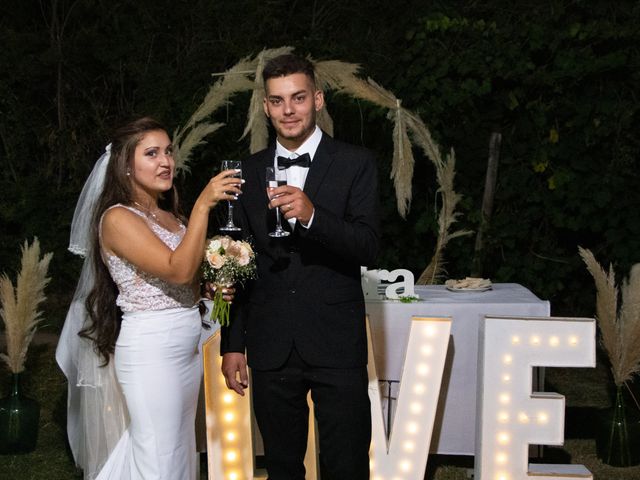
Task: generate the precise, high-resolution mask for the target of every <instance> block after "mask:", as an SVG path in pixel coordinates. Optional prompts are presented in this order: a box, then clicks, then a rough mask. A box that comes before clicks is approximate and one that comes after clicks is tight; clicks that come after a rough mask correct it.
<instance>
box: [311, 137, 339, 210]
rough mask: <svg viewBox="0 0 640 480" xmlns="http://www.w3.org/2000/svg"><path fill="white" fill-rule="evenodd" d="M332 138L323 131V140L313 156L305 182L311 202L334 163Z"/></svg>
mask: <svg viewBox="0 0 640 480" xmlns="http://www.w3.org/2000/svg"><path fill="white" fill-rule="evenodd" d="M331 144H332V139H331V137H329V136H328V135H327V134H326V133H324V132H322V140H320V144H319V145H318V150H316V154H315V155H314V156H313V161H312V162H311V167H310V168H309V173H308V174H307V179H306V181H305V183H304V193H306V194H307V197H309V200H311V203H313V199H314V198H315V196H316V194H317V193H318V189H319V188H320V185H322V181H323V180H324V177H325V176H326V174H327V172H328V170H329V167H330V166H331V164H332V163H333V160H334V156H333V149H332V148H331Z"/></svg>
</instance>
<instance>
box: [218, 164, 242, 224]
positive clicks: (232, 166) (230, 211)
mask: <svg viewBox="0 0 640 480" xmlns="http://www.w3.org/2000/svg"><path fill="white" fill-rule="evenodd" d="M222 170H238V171H237V172H236V173H235V174H234V175H233V177H236V178H242V162H241V161H240V160H223V161H222ZM227 205H228V212H227V223H226V225H224V226H223V227H220V231H222V232H237V231H240V230H241V228H240V227H237V226H236V225H235V224H234V223H233V201H232V200H227Z"/></svg>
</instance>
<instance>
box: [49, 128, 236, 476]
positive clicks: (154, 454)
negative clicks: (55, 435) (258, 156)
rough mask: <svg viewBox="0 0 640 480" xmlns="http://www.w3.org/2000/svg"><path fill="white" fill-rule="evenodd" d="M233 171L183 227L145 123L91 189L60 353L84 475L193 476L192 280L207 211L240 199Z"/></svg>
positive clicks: (160, 134) (167, 168)
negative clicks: (78, 270)
mask: <svg viewBox="0 0 640 480" xmlns="http://www.w3.org/2000/svg"><path fill="white" fill-rule="evenodd" d="M234 173H235V172H234V171H233V170H226V171H223V172H221V173H220V174H218V175H217V176H215V177H213V178H212V179H211V180H210V181H209V182H208V183H207V185H206V186H205V188H204V189H203V190H202V192H201V193H200V195H199V197H198V198H197V200H196V202H195V204H194V206H193V209H192V211H191V215H190V217H189V221H188V223H187V222H186V219H184V218H183V217H182V216H181V215H180V214H179V212H178V199H177V192H176V188H175V185H174V183H173V180H174V174H175V163H174V159H173V156H172V145H171V141H170V139H169V136H168V134H167V132H166V130H165V129H164V128H163V127H162V125H160V124H159V123H158V122H157V121H155V120H153V119H151V118H141V119H138V120H135V121H133V122H131V123H129V124H127V125H125V126H123V127H122V128H120V129H119V130H117V132H116V133H115V135H114V138H113V141H112V143H111V145H110V148H109V147H108V148H107V152H106V153H105V155H103V156H102V157H101V159H100V160H99V161H98V163H97V164H96V167H95V168H94V171H93V172H92V174H91V176H90V177H89V179H88V180H87V183H86V184H85V187H84V189H83V192H82V194H81V196H80V199H79V201H78V205H77V206H76V213H75V214H74V222H73V224H72V235H71V237H72V238H71V244H70V247H69V248H70V250H71V251H73V252H74V253H80V254H83V255H84V256H86V260H85V265H84V267H83V271H82V273H81V278H80V281H79V284H78V289H77V290H76V294H75V296H74V301H73V303H72V305H71V308H70V310H69V314H68V315H67V319H66V321H65V326H64V329H63V332H62V335H61V340H60V344H59V346H58V350H57V352H56V357H57V359H58V363H59V364H60V365H61V367H62V369H63V371H64V372H65V374H66V375H67V378H68V379H69V417H68V432H69V442H70V445H71V448H72V450H73V453H74V457H75V459H76V462H77V463H78V465H80V466H81V467H82V468H83V469H84V473H85V478H87V479H94V478H95V479H97V480H116V479H117V480H143V479H144V480H149V479H158V480H180V479H183V480H194V479H195V478H196V475H197V454H196V447H195V432H194V423H195V411H196V403H197V396H198V391H199V387H200V378H201V359H200V356H199V354H198V342H199V339H200V329H201V316H200V313H199V310H198V304H197V302H198V298H199V289H198V282H197V278H196V276H197V273H198V271H199V267H200V264H201V262H202V255H203V251H204V246H205V240H206V234H207V227H208V219H209V211H210V209H211V208H212V207H214V206H215V205H216V204H217V203H218V202H219V201H220V200H230V199H233V198H235V196H237V195H238V194H240V193H241V191H240V185H241V182H242V181H241V180H240V179H238V178H235V177H233V176H232V175H233V174H234ZM123 399H124V402H123V401H122V400H123ZM125 405H126V407H125Z"/></svg>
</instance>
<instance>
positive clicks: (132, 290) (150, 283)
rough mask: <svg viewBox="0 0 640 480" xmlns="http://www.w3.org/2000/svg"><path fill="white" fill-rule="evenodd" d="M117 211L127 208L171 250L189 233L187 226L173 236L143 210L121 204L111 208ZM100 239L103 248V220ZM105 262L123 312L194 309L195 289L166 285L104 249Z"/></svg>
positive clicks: (167, 283) (118, 303)
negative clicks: (177, 308)
mask: <svg viewBox="0 0 640 480" xmlns="http://www.w3.org/2000/svg"><path fill="white" fill-rule="evenodd" d="M115 207H123V208H126V209H127V210H130V211H132V212H133V213H135V214H136V215H140V216H141V217H142V218H144V219H145V221H146V222H147V224H148V225H149V228H151V230H152V231H153V233H155V234H156V236H157V237H158V238H159V239H160V240H162V241H163V242H164V243H165V244H166V245H167V246H168V247H169V248H170V249H171V250H175V249H176V247H177V246H178V245H179V244H180V242H181V241H182V238H183V237H184V234H185V230H186V229H185V227H184V225H182V226H181V228H180V231H179V232H176V233H173V232H170V231H169V230H166V229H165V228H163V227H161V226H160V225H158V224H157V223H155V222H154V221H152V220H151V219H150V218H147V216H146V215H145V214H144V213H143V212H141V211H140V210H137V209H135V208H133V207H129V206H126V205H120V204H118V205H114V206H112V207H110V208H109V210H110V209H111V208H115ZM107 211H108V210H107ZM105 213H106V212H105ZM103 218H104V215H103ZM100 236H101V238H100V241H101V244H102V220H100ZM101 249H102V245H101ZM102 258H103V259H104V261H105V264H106V265H107V268H108V269H109V273H110V274H111V278H113V281H114V282H115V283H116V285H117V286H118V292H119V293H118V298H117V300H116V304H117V305H118V306H119V307H120V308H121V309H122V311H123V312H139V311H144V310H163V309H165V308H176V307H192V306H193V305H194V304H195V298H194V293H193V289H192V288H191V287H190V286H189V285H174V284H171V283H169V282H165V281H164V280H161V279H159V278H157V277H154V276H152V275H149V274H148V273H145V272H142V271H140V270H138V268H137V267H136V266H135V265H133V264H131V263H130V262H128V261H127V260H125V259H123V258H120V257H117V256H115V255H113V254H110V253H107V252H106V251H105V250H104V249H102Z"/></svg>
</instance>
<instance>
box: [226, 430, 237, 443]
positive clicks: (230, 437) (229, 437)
mask: <svg viewBox="0 0 640 480" xmlns="http://www.w3.org/2000/svg"><path fill="white" fill-rule="evenodd" d="M225 437H227V440H228V441H230V442H233V441H234V440H235V439H236V432H227V433H226V434H225Z"/></svg>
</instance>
